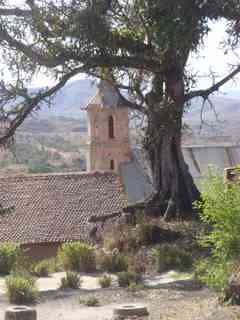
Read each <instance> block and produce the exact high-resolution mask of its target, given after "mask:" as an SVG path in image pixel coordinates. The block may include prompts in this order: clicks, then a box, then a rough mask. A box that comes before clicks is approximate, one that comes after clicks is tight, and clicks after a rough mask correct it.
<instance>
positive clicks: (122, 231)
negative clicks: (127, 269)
mask: <svg viewBox="0 0 240 320" xmlns="http://www.w3.org/2000/svg"><path fill="white" fill-rule="evenodd" d="M103 246H104V248H106V250H108V251H112V250H114V249H118V250H119V252H126V251H133V250H135V249H136V248H137V247H138V242H137V237H136V232H135V231H134V230H133V229H132V228H130V227H129V226H127V225H126V224H121V225H117V227H116V226H114V227H113V228H112V229H111V230H108V231H106V232H105V233H104V243H103Z"/></svg>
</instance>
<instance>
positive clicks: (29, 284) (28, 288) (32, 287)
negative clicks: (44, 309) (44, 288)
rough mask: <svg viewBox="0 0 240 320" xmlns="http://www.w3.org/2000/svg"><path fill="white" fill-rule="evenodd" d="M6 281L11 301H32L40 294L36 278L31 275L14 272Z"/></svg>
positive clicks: (21, 302) (18, 302) (23, 302)
mask: <svg viewBox="0 0 240 320" xmlns="http://www.w3.org/2000/svg"><path fill="white" fill-rule="evenodd" d="M5 283H6V288H7V295H8V298H9V301H10V302H11V303H17V304H25V303H32V302H34V301H35V300H36V298H37V296H38V290H37V287H36V283H35V279H34V278H33V277H31V276H29V275H23V274H12V275H10V276H8V277H7V278H6V280H5Z"/></svg>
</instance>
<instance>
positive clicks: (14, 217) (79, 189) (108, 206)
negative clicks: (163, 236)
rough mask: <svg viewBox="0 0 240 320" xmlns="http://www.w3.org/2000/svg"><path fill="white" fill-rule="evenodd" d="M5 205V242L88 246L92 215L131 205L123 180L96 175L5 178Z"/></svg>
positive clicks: (1, 188)
mask: <svg viewBox="0 0 240 320" xmlns="http://www.w3.org/2000/svg"><path fill="white" fill-rule="evenodd" d="M0 204H1V205H2V207H3V208H4V209H5V210H3V213H2V214H1V215H0V241H1V242H3V241H17V242H20V243H22V244H26V243H43V242H62V241H72V240H87V239H88V236H89V231H90V230H91V228H92V227H93V224H91V223H89V222H88V219H89V218H90V217H91V216H92V215H94V216H104V215H109V214H110V215H111V214H113V213H116V212H122V209H123V207H125V206H126V205H127V202H126V198H125V194H124V192H123V188H122V185H121V182H120V178H119V176H118V175H116V174H115V173H112V172H93V173H71V174H69V173H67V174H40V175H21V176H7V177H0ZM13 208H14V209H13Z"/></svg>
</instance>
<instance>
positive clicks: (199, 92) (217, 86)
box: [185, 65, 240, 102]
mask: <svg viewBox="0 0 240 320" xmlns="http://www.w3.org/2000/svg"><path fill="white" fill-rule="evenodd" d="M239 73H240V65H239V66H238V67H237V68H235V69H234V70H233V71H232V72H231V73H229V74H228V75H227V76H226V77H224V78H223V79H222V80H220V81H219V82H217V83H215V84H214V85H212V86H211V87H209V88H208V89H203V90H196V91H192V92H189V93H188V94H187V95H185V102H187V101H189V100H191V99H193V98H196V97H202V98H203V99H204V100H206V99H207V98H208V96H210V95H211V94H212V93H213V92H215V91H218V90H219V89H220V88H221V87H222V86H223V85H224V84H226V83H227V82H228V81H230V80H232V79H233V78H234V77H235V76H236V75H237V74H239Z"/></svg>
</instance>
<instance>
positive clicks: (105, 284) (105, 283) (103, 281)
mask: <svg viewBox="0 0 240 320" xmlns="http://www.w3.org/2000/svg"><path fill="white" fill-rule="evenodd" d="M99 284H100V286H101V287H102V288H109V287H110V286H111V284H112V277H111V276H110V275H107V274H104V275H103V276H102V277H101V278H99Z"/></svg>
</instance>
